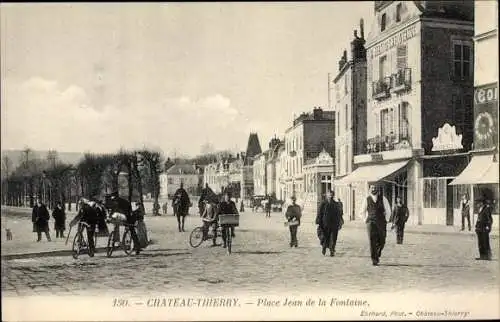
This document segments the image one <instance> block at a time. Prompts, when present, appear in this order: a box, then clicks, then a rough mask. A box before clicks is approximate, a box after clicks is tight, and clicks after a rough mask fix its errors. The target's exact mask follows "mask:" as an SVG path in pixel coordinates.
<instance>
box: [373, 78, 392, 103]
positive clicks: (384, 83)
mask: <svg viewBox="0 0 500 322" xmlns="http://www.w3.org/2000/svg"><path fill="white" fill-rule="evenodd" d="M390 87H391V78H390V77H386V78H384V79H380V80H378V81H375V82H373V83H372V97H373V98H374V99H376V100H381V99H384V98H387V97H389V96H391V94H390V92H389V89H390Z"/></svg>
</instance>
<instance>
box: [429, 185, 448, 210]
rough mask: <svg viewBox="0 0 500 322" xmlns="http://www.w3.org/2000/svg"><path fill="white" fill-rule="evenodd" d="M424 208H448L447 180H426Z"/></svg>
mask: <svg viewBox="0 0 500 322" xmlns="http://www.w3.org/2000/svg"><path fill="white" fill-rule="evenodd" d="M424 208H446V179H439V178H426V179H424Z"/></svg>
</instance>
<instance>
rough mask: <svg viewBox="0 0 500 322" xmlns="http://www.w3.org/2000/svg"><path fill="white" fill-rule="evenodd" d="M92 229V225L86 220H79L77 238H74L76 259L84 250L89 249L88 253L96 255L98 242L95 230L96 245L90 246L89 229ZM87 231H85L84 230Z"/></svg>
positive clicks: (91, 255)
mask: <svg viewBox="0 0 500 322" xmlns="http://www.w3.org/2000/svg"><path fill="white" fill-rule="evenodd" d="M88 229H90V225H89V224H87V223H86V222H84V221H80V222H78V229H77V231H76V235H75V238H74V239H73V246H72V248H71V250H72V256H73V258H74V259H77V258H78V255H80V253H82V251H84V250H87V253H88V255H89V256H90V257H94V254H95V245H96V243H97V235H96V234H95V232H94V239H95V240H94V247H92V248H91V247H90V244H89V242H88V240H87V239H88V235H87V230H88ZM84 230H85V231H86V232H85V233H83V231H84ZM68 237H69V235H68Z"/></svg>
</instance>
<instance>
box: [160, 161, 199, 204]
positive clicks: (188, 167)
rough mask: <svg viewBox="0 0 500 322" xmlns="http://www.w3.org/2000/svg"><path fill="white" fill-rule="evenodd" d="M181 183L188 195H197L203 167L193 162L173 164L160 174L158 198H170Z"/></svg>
mask: <svg viewBox="0 0 500 322" xmlns="http://www.w3.org/2000/svg"><path fill="white" fill-rule="evenodd" d="M181 183H182V184H183V185H184V189H185V190H186V192H187V193H188V194H189V195H195V196H196V195H199V192H200V189H201V186H202V183H203V169H202V168H201V167H198V166H196V165H193V164H175V165H173V166H171V167H170V168H169V169H167V171H165V172H164V173H162V174H160V199H162V200H166V199H168V198H171V197H172V196H173V195H174V193H175V191H176V190H177V189H179V187H180V185H181Z"/></svg>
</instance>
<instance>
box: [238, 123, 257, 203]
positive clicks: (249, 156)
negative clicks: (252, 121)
mask: <svg viewBox="0 0 500 322" xmlns="http://www.w3.org/2000/svg"><path fill="white" fill-rule="evenodd" d="M259 153H262V149H261V147H260V142H259V137H258V136H257V133H250V136H249V137H248V144H247V150H246V152H245V154H244V155H243V156H242V158H243V166H242V176H241V177H242V179H241V180H242V181H241V198H242V199H244V200H247V201H249V200H250V198H252V196H253V195H254V186H253V161H254V157H255V156H256V155H257V154H259Z"/></svg>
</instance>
